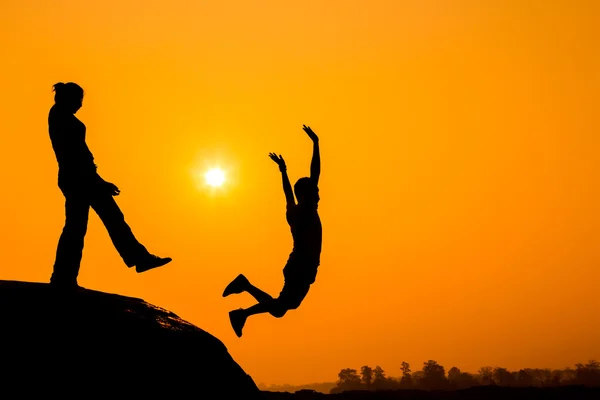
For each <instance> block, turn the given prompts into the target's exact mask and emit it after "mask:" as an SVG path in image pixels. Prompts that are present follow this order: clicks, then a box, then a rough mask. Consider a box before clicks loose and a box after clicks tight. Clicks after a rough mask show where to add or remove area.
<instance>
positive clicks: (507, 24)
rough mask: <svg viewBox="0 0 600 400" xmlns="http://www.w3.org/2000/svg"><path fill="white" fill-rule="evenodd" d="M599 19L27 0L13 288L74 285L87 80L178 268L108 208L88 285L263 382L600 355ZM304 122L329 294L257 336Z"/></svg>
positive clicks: (279, 264) (6, 169)
mask: <svg viewBox="0 0 600 400" xmlns="http://www.w3.org/2000/svg"><path fill="white" fill-rule="evenodd" d="M599 18H600V2H597V1H593V0H588V1H584V0H547V1H541V0H532V1H527V2H523V1H520V0H480V1H477V0H458V1H454V2H447V1H443V0H429V1H418V0H373V1H369V2H367V1H358V0H353V1H344V2H337V1H322V0H306V1H303V2H301V3H297V4H296V3H294V4H292V3H286V2H281V1H275V0H262V1H258V2H246V1H241V0H224V1H220V2H198V1H194V0H173V1H170V2H168V3H165V2H159V1H141V0H132V1H126V2H123V1H116V0H107V1H104V2H101V3H100V2H85V1H78V2H71V1H66V0H56V1H53V2H46V1H41V0H7V1H3V2H2V5H0V32H1V39H0V52H1V53H2V55H3V59H4V60H5V61H4V62H3V63H2V64H1V65H0V72H1V73H2V76H3V77H4V82H3V96H2V97H1V98H0V109H1V110H2V119H0V123H1V124H2V132H3V135H2V137H1V139H0V140H1V141H2V142H1V146H0V151H1V152H2V156H1V157H0V169H1V170H2V174H3V175H2V176H3V185H2V187H1V189H0V191H1V192H0V195H1V196H2V198H3V209H2V210H1V211H0V212H1V218H2V221H3V224H2V227H0V238H1V240H2V245H3V248H4V249H5V252H4V262H3V267H2V268H1V269H0V279H5V280H22V281H34V282H48V280H49V278H50V274H51V273H52V265H53V262H54V256H55V251H56V245H57V241H58V237H59V235H60V232H61V229H62V226H63V223H64V198H63V196H62V194H61V192H60V190H59V189H58V187H57V170H58V168H57V164H56V159H55V156H54V154H53V151H52V148H51V144H50V139H49V137H48V126H47V116H48V111H49V109H50V107H51V106H52V104H53V93H52V85H53V84H55V83H57V82H60V81H63V82H68V81H73V82H77V83H78V84H80V85H81V86H82V87H83V89H84V90H85V93H86V94H85V98H84V103H83V108H82V109H81V110H80V111H79V112H78V113H77V117H78V118H79V119H81V121H83V122H84V123H85V124H86V126H87V143H88V145H89V147H90V149H91V151H92V152H93V154H94V156H95V161H96V164H97V165H98V171H99V173H100V174H101V175H102V177H103V178H105V179H107V180H109V181H111V182H114V183H115V184H116V185H117V186H118V187H119V188H120V189H121V194H120V196H118V197H117V198H116V200H117V202H118V204H119V205H120V206H121V208H122V210H123V212H124V213H125V218H126V220H127V222H128V223H129V225H130V226H131V227H132V229H133V231H134V233H135V235H136V236H137V237H138V238H139V239H140V241H142V242H143V243H144V244H145V245H146V246H147V247H148V249H149V250H151V251H152V252H153V253H156V254H159V255H161V256H169V257H172V258H173V261H172V262H171V263H170V264H168V265H166V266H165V267H164V268H163V267H161V268H159V269H157V270H154V271H149V272H147V273H144V274H136V273H135V271H132V270H130V269H128V268H126V267H125V265H124V264H123V262H122V260H121V258H120V257H119V255H118V253H117V252H116V251H115V249H114V247H113V245H112V243H111V241H110V239H109V237H108V235H107V233H106V229H105V228H104V226H102V224H101V222H100V221H99V219H98V217H97V216H96V215H95V214H94V213H93V212H92V213H90V222H89V227H88V232H87V236H86V239H85V250H84V255H83V262H82V267H81V272H80V275H79V283H80V284H81V285H82V286H84V287H86V288H90V289H95V290H101V291H105V292H111V293H119V294H123V295H127V296H134V297H139V298H143V299H144V300H146V301H148V302H150V303H152V304H155V305H158V306H160V307H163V308H166V309H169V310H171V311H173V312H174V313H176V314H177V315H179V316H180V317H181V318H183V319H185V320H188V321H190V322H191V323H194V324H195V325H197V326H199V327H200V328H202V329H204V330H206V331H208V332H209V333H211V334H213V335H214V336H216V337H217V338H219V339H220V340H222V341H223V343H224V344H225V345H226V346H227V348H228V350H229V351H230V354H231V355H232V357H233V358H234V359H235V360H236V361H237V362H238V363H239V364H240V366H242V368H243V369H244V370H245V371H246V372H247V373H248V374H250V375H251V376H252V378H253V379H254V381H255V382H257V383H259V382H270V383H271V384H282V383H284V382H285V383H289V384H302V383H305V382H319V381H328V380H329V379H331V377H332V376H333V377H335V375H336V374H337V373H338V372H339V370H340V369H341V368H346V367H348V366H356V367H359V366H361V365H365V364H367V365H377V364H378V365H380V366H381V367H383V368H384V369H385V370H386V371H389V373H390V374H391V375H396V374H397V373H396V372H395V371H399V367H400V365H399V363H400V362H401V361H402V360H404V361H408V362H410V363H411V364H413V363H414V365H415V366H416V365H420V364H421V363H422V362H423V360H428V359H435V360H437V361H438V362H439V363H440V364H442V365H444V366H447V367H451V366H452V365H451V364H453V363H454V364H456V365H457V366H459V367H462V368H464V370H465V371H472V370H477V369H478V368H480V367H481V366H482V365H486V364H487V363H488V362H490V361H492V362H494V363H495V364H497V365H499V366H503V367H505V368H508V369H511V370H513V369H518V368H522V367H527V366H534V367H535V366H548V367H550V368H564V367H565V366H568V365H572V364H573V363H576V362H585V361H586V360H588V359H591V358H592V359H600V319H598V315H600V302H599V301H598V296H597V294H596V292H597V287H598V282H600V269H599V268H598V266H599V265H600V246H599V245H598V244H599V241H600V207H599V205H600V192H599V190H598V187H599V186H598V183H599V182H600V162H599V161H598V154H599V150H600V139H599V135H598V132H600V123H599V120H600V118H599V117H598V110H597V108H598V104H600V103H599V99H598V93H600V74H599V71H600V58H599V56H598V43H600V32H599V29H600V28H599V27H598V23H597V21H598V20H599ZM303 124H306V125H310V126H311V127H312V128H313V129H314V131H315V132H316V133H317V134H318V135H319V137H320V146H321V159H322V173H321V181H320V197H321V202H320V205H319V213H320V216H321V220H322V224H323V252H322V255H321V266H320V267H319V272H318V275H317V279H316V282H315V284H314V285H313V286H312V288H311V289H310V292H309V293H308V295H307V297H306V299H305V300H304V302H303V303H302V305H301V306H300V307H299V308H298V309H297V310H294V311H290V312H289V313H288V314H286V315H285V317H284V318H281V319H276V318H273V317H271V316H270V315H259V316H255V317H252V318H251V319H250V320H249V321H248V322H247V324H246V327H245V328H244V336H243V337H242V338H237V337H236V335H235V334H234V332H233V330H232V328H231V325H230V322H229V319H228V312H229V311H230V310H233V309H236V308H239V307H248V306H250V305H251V304H253V301H252V299H251V297H250V296H248V295H247V294H241V295H234V296H230V297H228V298H225V299H224V298H222V297H221V293H222V292H223V289H224V287H225V286H226V285H227V284H228V283H229V282H230V281H231V280H232V279H233V278H234V277H235V276H236V275H237V274H239V273H244V274H245V275H246V276H247V277H248V278H249V279H250V280H251V281H253V282H255V283H256V284H257V285H258V286H260V287H261V288H263V289H264V290H266V291H268V292H269V293H270V294H272V295H277V294H278V293H279V291H280V290H281V287H282V284H283V275H282V268H283V267H284V265H285V262H286V260H287V257H288V255H289V253H290V251H291V246H292V240H291V235H290V231H289V227H288V225H287V223H286V220H285V199H284V195H283V191H282V188H281V177H280V175H279V171H278V170H277V166H276V165H275V164H274V163H273V161H271V160H270V159H269V157H268V153H269V152H276V153H277V154H282V155H283V156H284V157H285V159H286V161H287V165H288V172H289V175H290V179H291V180H292V181H293V182H295V181H296V179H298V178H299V177H301V176H306V175H308V173H309V163H310V156H311V143H310V140H309V139H308V138H307V137H306V134H305V133H304V132H303V131H302V125H303ZM215 166H218V167H220V168H222V169H223V170H224V171H225V173H226V181H225V183H224V185H223V186H222V187H221V188H218V189H217V190H212V189H209V188H207V187H206V186H205V184H204V173H205V172H206V171H207V170H208V169H209V168H211V167H215ZM32 244H35V248H33V249H32V246H31V245H32ZM462 368H461V369H462ZM398 374H399V372H398Z"/></svg>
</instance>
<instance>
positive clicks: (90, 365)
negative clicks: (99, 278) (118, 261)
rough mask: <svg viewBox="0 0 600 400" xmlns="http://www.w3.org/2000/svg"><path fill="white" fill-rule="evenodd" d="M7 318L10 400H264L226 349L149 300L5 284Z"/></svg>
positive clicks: (2, 352)
mask: <svg viewBox="0 0 600 400" xmlns="http://www.w3.org/2000/svg"><path fill="white" fill-rule="evenodd" d="M0 316H1V322H0V340H1V345H0V385H1V387H2V393H3V394H5V395H8V396H9V397H11V395H19V397H27V395H28V394H34V393H36V394H39V393H43V394H47V395H54V394H56V395H59V396H61V397H63V398H65V397H64V396H66V397H67V398H71V397H73V396H74V397H78V398H96V397H99V396H101V397H103V398H106V397H105V396H111V398H117V397H120V396H121V395H125V396H129V395H133V396H136V398H141V396H152V398H155V397H156V396H169V397H170V398H172V397H173V396H185V397H187V398H190V397H193V398H196V399H204V398H206V399H221V398H223V399H259V398H261V393H260V391H259V389H258V387H257V386H256V385H255V383H254V381H253V380H252V378H251V377H250V376H249V375H248V374H246V373H245V372H244V370H243V369H242V368H241V367H240V366H239V365H238V364H237V363H236V362H235V361H234V360H233V358H232V357H231V355H230V354H229V352H228V351H227V348H226V347H225V345H224V344H223V343H222V342H221V341H220V340H218V339H217V338H215V337H214V336H212V335H210V334H209V333H207V332H205V331H203V330H202V329H200V328H198V327H196V326H194V325H192V324H190V323H189V322H186V321H184V320H182V319H181V318H179V317H178V316H177V315H175V314H173V313H172V312H169V311H167V310H165V309H162V308H160V307H156V306H154V305H152V304H148V303H146V302H145V301H143V300H141V299H136V298H131V297H125V296H119V295H115V294H108V293H103V292H98V291H94V290H88V289H83V290H79V291H76V292H71V293H67V292H60V291H57V290H56V289H53V288H51V287H50V286H49V285H48V284H44V283H31V282H17V281H0Z"/></svg>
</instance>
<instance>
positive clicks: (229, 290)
mask: <svg viewBox="0 0 600 400" xmlns="http://www.w3.org/2000/svg"><path fill="white" fill-rule="evenodd" d="M242 292H248V293H250V295H251V296H252V297H254V298H255V299H256V301H258V302H259V303H263V302H265V301H270V300H273V297H272V296H271V295H270V294H268V293H266V292H264V291H262V290H260V289H259V288H257V287H256V286H254V285H253V284H251V283H250V281H249V280H248V278H246V277H245V276H244V275H243V274H239V275H238V276H237V277H236V278H235V279H234V280H232V281H231V283H229V285H227V287H226V288H225V290H224V291H223V297H227V296H229V295H230V294H240V293H242Z"/></svg>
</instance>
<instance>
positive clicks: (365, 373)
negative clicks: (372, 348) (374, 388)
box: [360, 365, 373, 390]
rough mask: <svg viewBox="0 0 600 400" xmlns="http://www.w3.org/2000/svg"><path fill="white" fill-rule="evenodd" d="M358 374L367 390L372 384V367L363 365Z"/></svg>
mask: <svg viewBox="0 0 600 400" xmlns="http://www.w3.org/2000/svg"><path fill="white" fill-rule="evenodd" d="M360 375H361V377H362V381H363V382H364V383H365V385H366V386H367V390H368V389H371V385H372V384H373V368H371V367H369V366H367V365H364V366H362V367H361V368H360Z"/></svg>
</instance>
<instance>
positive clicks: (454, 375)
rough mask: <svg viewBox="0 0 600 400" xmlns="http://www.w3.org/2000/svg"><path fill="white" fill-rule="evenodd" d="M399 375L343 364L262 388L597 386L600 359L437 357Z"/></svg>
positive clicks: (403, 368) (407, 367)
mask: <svg viewBox="0 0 600 400" xmlns="http://www.w3.org/2000/svg"><path fill="white" fill-rule="evenodd" d="M400 372H401V374H402V375H401V376H399V377H388V376H387V375H386V373H385V371H384V370H383V369H382V368H381V367H380V366H376V367H375V368H371V367H369V366H367V365H365V366H363V367H361V368H360V370H356V369H352V368H345V369H342V370H341V371H340V373H339V374H338V380H337V382H321V383H311V384H305V385H288V384H284V385H265V384H259V385H258V386H259V388H260V389H261V390H266V391H271V392H290V393H294V392H296V391H299V390H303V389H304V390H306V389H308V390H315V391H317V392H321V393H332V394H335V393H340V392H344V391H350V390H398V389H413V390H415V389H416V390H453V389H467V388H470V387H475V386H486V385H496V386H511V387H530V386H531V387H557V386H570V385H585V386H591V387H594V386H597V387H600V363H599V362H597V361H595V360H590V361H589V362H588V363H587V364H575V368H570V367H569V368H565V369H549V368H524V369H521V370H519V371H509V370H507V369H506V368H501V367H495V368H494V367H489V366H486V367H481V368H480V369H479V371H478V372H477V373H475V374H471V373H468V372H462V371H461V370H460V369H458V368H457V367H452V368H450V370H448V372H446V369H445V368H444V367H443V366H441V365H439V364H438V363H437V361H434V360H429V361H426V362H424V363H423V367H422V368H421V370H420V371H414V372H413V371H412V370H411V367H410V364H409V363H407V362H402V364H401V366H400Z"/></svg>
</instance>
